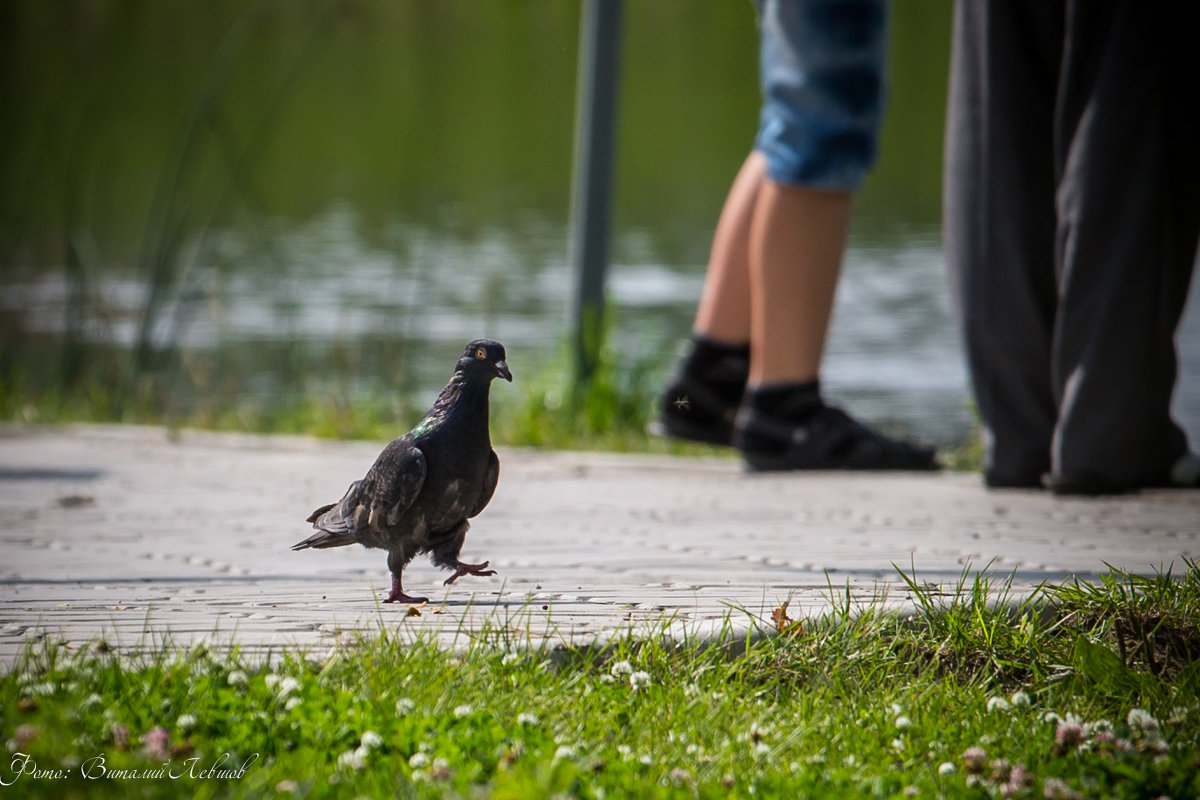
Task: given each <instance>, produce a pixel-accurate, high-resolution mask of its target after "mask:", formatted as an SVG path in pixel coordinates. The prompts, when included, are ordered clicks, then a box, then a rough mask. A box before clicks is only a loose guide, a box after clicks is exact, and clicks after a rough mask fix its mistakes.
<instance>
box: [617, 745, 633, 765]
mask: <svg viewBox="0 0 1200 800" xmlns="http://www.w3.org/2000/svg"><path fill="white" fill-rule="evenodd" d="M617 753H618V754H620V756H621V758H623V759H625V760H626V761H628V760H629V759H631V758H633V748H632V747H630V746H629V745H627V744H619V745H617Z"/></svg>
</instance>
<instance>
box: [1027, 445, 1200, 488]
mask: <svg viewBox="0 0 1200 800" xmlns="http://www.w3.org/2000/svg"><path fill="white" fill-rule="evenodd" d="M1046 485H1047V487H1048V488H1049V489H1050V491H1052V492H1054V493H1055V494H1057V495H1085V496H1096V495H1103V494H1126V493H1128V492H1135V491H1137V490H1139V489H1200V456H1197V455H1196V454H1194V453H1184V454H1183V455H1182V456H1180V457H1179V459H1178V460H1177V461H1176V462H1175V463H1174V464H1172V465H1171V468H1170V469H1169V470H1167V471H1166V472H1165V473H1164V474H1162V475H1160V476H1158V477H1153V478H1151V479H1150V480H1147V481H1144V482H1141V483H1136V484H1121V483H1117V482H1116V481H1114V480H1112V479H1111V478H1109V477H1107V476H1105V475H1103V474H1101V473H1098V472H1095V473H1093V472H1085V473H1081V474H1078V475H1071V476H1061V475H1052V476H1049V477H1048V478H1047V479H1046Z"/></svg>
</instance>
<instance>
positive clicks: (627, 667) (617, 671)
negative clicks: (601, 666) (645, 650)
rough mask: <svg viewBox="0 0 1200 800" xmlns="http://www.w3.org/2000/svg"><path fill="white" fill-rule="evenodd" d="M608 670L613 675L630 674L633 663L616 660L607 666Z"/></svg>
mask: <svg viewBox="0 0 1200 800" xmlns="http://www.w3.org/2000/svg"><path fill="white" fill-rule="evenodd" d="M608 671H609V672H610V673H611V674H612V675H614V676H620V675H632V674H633V664H630V663H629V662H628V661H618V662H616V663H615V664H613V665H612V666H611V667H609V670H608Z"/></svg>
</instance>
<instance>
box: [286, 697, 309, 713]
mask: <svg viewBox="0 0 1200 800" xmlns="http://www.w3.org/2000/svg"><path fill="white" fill-rule="evenodd" d="M302 705H304V701H303V700H302V699H300V698H299V697H289V698H288V699H287V702H286V703H284V704H283V710H284V711H291V710H292V709H294V708H296V706H302Z"/></svg>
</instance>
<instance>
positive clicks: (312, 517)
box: [304, 503, 337, 522]
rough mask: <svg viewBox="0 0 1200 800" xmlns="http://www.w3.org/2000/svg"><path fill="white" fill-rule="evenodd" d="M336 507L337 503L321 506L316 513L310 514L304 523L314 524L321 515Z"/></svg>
mask: <svg viewBox="0 0 1200 800" xmlns="http://www.w3.org/2000/svg"><path fill="white" fill-rule="evenodd" d="M336 505H337V503H330V504H329V505H327V506H321V507H320V508H318V509H317V510H316V511H314V512H313V513H312V514H310V515H309V517H308V519H306V520H304V521H305V522H316V521H317V520H319V519H320V518H321V515H322V514H324V513H325V512H326V511H328V510H329V509H331V508H333V507H334V506H336Z"/></svg>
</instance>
